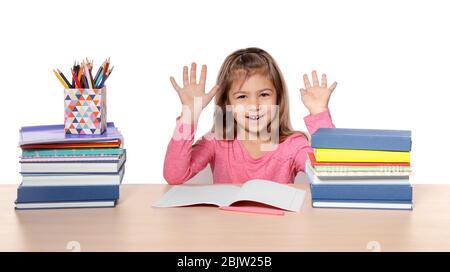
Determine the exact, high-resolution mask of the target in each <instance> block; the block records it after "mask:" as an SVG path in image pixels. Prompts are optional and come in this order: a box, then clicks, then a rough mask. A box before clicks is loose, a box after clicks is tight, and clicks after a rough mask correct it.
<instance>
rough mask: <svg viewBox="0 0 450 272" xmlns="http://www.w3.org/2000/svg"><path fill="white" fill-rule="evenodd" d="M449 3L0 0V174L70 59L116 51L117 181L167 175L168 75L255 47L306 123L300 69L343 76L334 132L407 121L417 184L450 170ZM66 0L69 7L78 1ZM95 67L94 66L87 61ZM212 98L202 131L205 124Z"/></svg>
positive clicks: (39, 121) (11, 171) (171, 113)
mask: <svg viewBox="0 0 450 272" xmlns="http://www.w3.org/2000/svg"><path fill="white" fill-rule="evenodd" d="M446 2H447V1H370V2H369V1H285V2H283V1H261V0H258V1H242V0H241V1H230V0H228V1H220V2H219V1H168V0H165V1H131V0H128V1H83V0H82V1H56V0H55V1H19V0H15V1H8V2H7V1H2V2H1V4H0V94H1V96H0V103H1V105H0V114H1V115H0V116H1V122H0V127H1V134H0V135H1V136H0V137H1V144H2V147H1V148H2V152H1V156H0V165H1V173H0V183H14V184H18V183H19V182H20V175H19V174H18V172H19V163H18V156H19V154H20V149H19V148H18V147H17V143H18V137H19V134H18V131H19V129H20V127H21V126H25V125H44V124H58V123H59V124H61V123H62V122H63V88H62V86H61V85H60V83H59V82H58V81H57V79H56V78H55V76H54V75H53V73H52V69H53V68H59V69H61V70H63V72H65V73H66V74H67V73H68V72H69V67H70V65H71V64H72V63H73V61H74V60H76V59H81V58H83V57H86V56H87V57H89V58H93V59H94V60H95V61H94V65H95V67H97V65H99V64H100V63H101V62H102V61H103V60H104V59H105V58H106V57H111V61H112V65H114V66H115V70H114V73H113V74H112V75H111V78H110V79H109V80H108V84H107V85H108V92H109V93H108V103H109V104H108V110H109V112H108V121H114V122H115V123H116V125H117V126H118V127H119V128H120V130H121V131H122V132H123V134H124V137H125V147H126V148H127V152H128V161H127V165H126V168H127V172H126V175H125V180H124V183H164V182H165V181H164V179H163V176H162V167H163V161H164V155H165V150H166V146H167V143H168V141H169V139H170V136H171V134H172V130H173V128H174V125H175V118H176V117H177V116H178V114H179V112H180V109H181V106H180V102H179V100H178V97H177V95H176V93H175V92H174V91H173V90H172V87H171V85H170V82H169V76H170V75H174V76H176V78H177V79H178V80H180V79H181V69H182V66H183V65H186V64H189V63H190V62H191V61H196V62H197V63H199V64H203V63H205V64H208V68H209V77H208V81H207V83H208V84H207V85H208V86H209V87H211V86H212V85H213V84H214V81H215V77H216V75H217V72H218V69H219V67H220V65H221V63H222V61H223V60H224V58H225V57H226V56H227V55H228V54H229V53H231V52H232V51H234V50H236V49H239V48H244V47H249V46H257V47H261V48H263V49H265V50H267V51H268V52H269V53H271V54H272V55H273V56H274V58H275V59H276V60H277V62H278V63H279V65H280V67H281V69H282V71H283V73H284V75H285V78H286V81H287V83H288V87H289V91H290V100H291V101H290V103H291V118H292V123H293V125H294V127H295V128H296V129H299V130H305V126H304V123H303V117H304V116H305V115H306V114H307V110H306V109H305V107H304V106H303V105H302V103H301V101H300V97H299V93H298V89H299V88H300V87H301V81H302V80H301V75H302V74H303V73H305V72H310V71H311V70H312V69H317V70H318V71H319V73H321V72H326V73H327V74H328V76H329V81H330V82H331V81H333V80H336V81H338V87H337V89H336V90H335V92H334V94H333V97H332V98H331V101H330V111H331V113H332V117H333V120H334V123H335V125H336V126H338V127H350V128H382V129H411V130H412V133H413V151H412V156H413V157H412V162H413V168H414V169H415V175H414V176H413V182H415V183H444V182H447V183H450V174H448V173H447V171H446V168H447V165H448V162H447V161H448V158H449V157H448V156H449V154H450V153H449V152H450V147H449V143H448V136H449V132H450V129H449V123H448V120H447V118H448V116H449V110H448V104H449V102H448V100H449V98H450V89H449V78H450V73H449V63H450V53H449V50H450V40H449V26H450V16H448V15H449V11H450V9H449V7H448V6H447V5H446V4H445V3H446ZM74 3H76V4H75V5H74ZM95 69H96V68H95ZM212 109H213V107H212V105H209V106H208V108H207V109H206V110H205V112H204V113H203V115H202V117H201V119H200V124H199V129H198V133H197V136H200V135H201V134H203V133H205V132H206V131H207V130H208V129H209V128H210V127H211V125H212Z"/></svg>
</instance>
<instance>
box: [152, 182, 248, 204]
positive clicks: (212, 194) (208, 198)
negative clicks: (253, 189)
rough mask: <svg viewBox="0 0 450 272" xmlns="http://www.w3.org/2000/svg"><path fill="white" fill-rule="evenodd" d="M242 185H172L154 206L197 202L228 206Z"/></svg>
mask: <svg viewBox="0 0 450 272" xmlns="http://www.w3.org/2000/svg"><path fill="white" fill-rule="evenodd" d="M239 190H240V187H239V186H235V185H227V184H212V185H202V186H197V185H178V186H174V187H172V188H171V189H170V190H169V191H168V192H167V193H165V194H164V196H163V197H162V198H161V199H160V200H159V201H157V202H156V203H155V204H154V205H153V207H159V208H166V207H178V206H189V205H195V204H212V205H217V206H226V205H228V203H230V199H233V198H234V197H235V196H236V195H237V194H238V192H239Z"/></svg>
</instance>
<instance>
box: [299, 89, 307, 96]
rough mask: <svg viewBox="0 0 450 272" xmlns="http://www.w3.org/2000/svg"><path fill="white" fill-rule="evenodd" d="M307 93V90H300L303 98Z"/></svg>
mask: <svg viewBox="0 0 450 272" xmlns="http://www.w3.org/2000/svg"><path fill="white" fill-rule="evenodd" d="M305 92H306V90H305V89H303V88H301V89H300V94H301V96H303V95H305Z"/></svg>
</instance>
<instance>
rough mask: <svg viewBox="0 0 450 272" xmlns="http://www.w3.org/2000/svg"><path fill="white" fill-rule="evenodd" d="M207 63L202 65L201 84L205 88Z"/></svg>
mask: <svg viewBox="0 0 450 272" xmlns="http://www.w3.org/2000/svg"><path fill="white" fill-rule="evenodd" d="M206 69H207V68H206V65H202V71H201V73H200V82H199V84H200V86H202V87H203V88H205V84H206Z"/></svg>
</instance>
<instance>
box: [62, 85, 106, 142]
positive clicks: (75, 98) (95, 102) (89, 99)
mask: <svg viewBox="0 0 450 272" xmlns="http://www.w3.org/2000/svg"><path fill="white" fill-rule="evenodd" d="M105 130H106V86H105V87H103V88H101V89H65V90H64V131H65V132H66V134H102V133H103V132H105Z"/></svg>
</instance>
